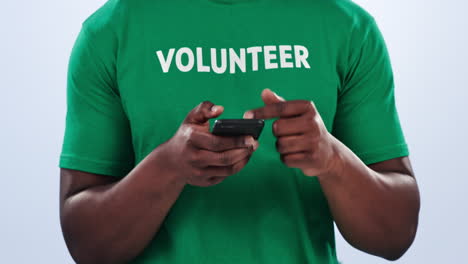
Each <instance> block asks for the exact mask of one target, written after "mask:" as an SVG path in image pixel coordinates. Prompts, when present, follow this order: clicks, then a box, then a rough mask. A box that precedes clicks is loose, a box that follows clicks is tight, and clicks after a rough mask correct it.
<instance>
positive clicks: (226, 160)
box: [218, 152, 232, 165]
mask: <svg viewBox="0 0 468 264" xmlns="http://www.w3.org/2000/svg"><path fill="white" fill-rule="evenodd" d="M218 160H219V162H220V163H221V164H223V165H227V164H230V163H231V160H232V159H231V157H230V156H229V155H228V154H227V153H226V152H221V153H219V154H218Z"/></svg>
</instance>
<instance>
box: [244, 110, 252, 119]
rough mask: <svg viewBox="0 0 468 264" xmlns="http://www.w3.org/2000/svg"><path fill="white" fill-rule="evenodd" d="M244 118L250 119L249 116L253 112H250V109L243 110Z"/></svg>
mask: <svg viewBox="0 0 468 264" xmlns="http://www.w3.org/2000/svg"><path fill="white" fill-rule="evenodd" d="M244 118H245V119H251V118H253V113H252V112H250V111H247V112H245V113H244Z"/></svg>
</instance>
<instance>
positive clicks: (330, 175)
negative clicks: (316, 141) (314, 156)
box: [317, 133, 346, 180]
mask: <svg viewBox="0 0 468 264" xmlns="http://www.w3.org/2000/svg"><path fill="white" fill-rule="evenodd" d="M328 137H329V141H330V149H331V150H330V152H331V154H330V157H329V159H328V166H327V169H326V170H325V172H324V173H322V174H320V175H317V177H318V178H319V179H327V180H330V179H339V178H340V177H341V176H342V175H343V171H344V167H345V163H346V157H345V152H344V150H343V146H344V145H343V144H342V143H341V142H340V141H339V140H338V139H336V138H335V137H334V136H333V135H332V134H330V133H329V134H328Z"/></svg>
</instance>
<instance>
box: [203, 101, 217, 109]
mask: <svg viewBox="0 0 468 264" xmlns="http://www.w3.org/2000/svg"><path fill="white" fill-rule="evenodd" d="M212 105H214V104H213V103H212V102H211V101H208V100H205V101H203V102H201V103H200V108H210V107H211V106H212Z"/></svg>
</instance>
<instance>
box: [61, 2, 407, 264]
mask: <svg viewBox="0 0 468 264" xmlns="http://www.w3.org/2000/svg"><path fill="white" fill-rule="evenodd" d="M264 88H270V89H272V90H273V91H275V92H276V93H278V94H279V95H280V96H282V97H284V98H285V99H286V100H293V99H306V100H311V101H314V103H315V105H316V106H317V109H318V111H319V113H320V114H321V116H322V118H323V120H324V122H325V125H326V127H327V129H328V130H329V131H330V132H331V133H332V134H333V135H334V136H335V137H337V138H338V139H339V140H341V141H342V142H343V143H344V144H345V145H347V146H348V147H349V148H350V149H351V150H353V151H354V152H355V153H356V154H357V155H358V156H359V157H360V158H361V159H362V160H363V161H364V162H365V163H366V164H371V163H375V162H379V161H384V160H388V159H392V158H396V157H401V156H407V155H408V148H407V145H406V143H405V139H404V136H403V133H402V131H401V127H400V122H399V119H398V114H397V110H396V108H395V99H394V81H393V74H392V69H391V64H390V60H389V56H388V52H387V49H386V46H385V42H384V40H383V37H382V35H381V33H380V31H379V29H378V27H377V25H376V23H375V21H374V19H373V17H372V16H371V15H369V14H368V13H367V12H366V11H364V10H363V9H362V8H360V7H359V6H357V5H356V4H354V3H353V2H351V1H348V0H308V1H304V0H296V1H289V0H282V1H280V0H192V1H184V0H177V1H174V0H159V1H156V0H154V1H150V0H146V1H145V0H109V1H108V2H107V3H106V4H105V5H104V6H102V7H101V8H100V9H99V10H97V11H96V12H95V13H94V14H93V15H91V16H90V17H89V18H88V19H87V20H86V21H85V22H84V23H83V27H82V30H81V33H80V34H79V36H78V38H77V40H76V43H75V46H74V48H73V51H72V53H71V58H70V64H69V73H68V87H67V104H68V111H67V116H66V129H65V136H64V142H63V149H62V153H61V156H60V164H59V166H60V167H62V168H70V169H76V170H81V171H86V172H91V173H97V174H107V175H112V176H115V177H125V175H126V174H127V173H128V172H129V171H130V170H131V169H132V168H133V167H135V166H136V165H137V164H138V163H139V162H140V161H141V160H142V159H143V158H144V157H145V156H146V155H147V154H149V153H150V152H151V151H152V150H153V149H154V148H156V147H158V145H160V144H161V143H163V142H165V141H167V140H168V139H170V138H171V137H172V136H173V135H174V133H175V132H176V130H177V129H178V127H179V126H180V124H181V122H182V121H183V119H184V118H185V116H186V115H187V114H188V112H189V111H190V110H191V109H193V108H194V107H195V106H197V105H198V104H199V103H200V102H202V101H205V100H209V101H212V102H213V103H215V104H219V105H223V106H224V107H225V111H224V113H223V114H222V115H221V116H220V118H242V115H243V113H244V112H245V111H246V110H249V109H253V108H257V107H261V106H263V102H262V100H261V97H260V94H261V91H262V90H263V89H264ZM273 121H274V119H271V120H266V122H265V128H264V130H263V133H262V135H261V136H260V138H259V143H260V147H259V149H258V150H257V151H256V152H255V153H254V154H253V156H252V157H251V160H250V161H249V163H248V164H247V165H246V166H245V167H244V168H243V169H242V170H241V171H240V172H239V173H237V174H236V175H233V176H231V177H228V178H227V179H226V180H224V181H223V182H221V183H220V184H217V185H214V186H211V187H196V186H191V185H187V186H186V187H185V188H184V190H183V191H182V193H181V195H180V197H179V198H178V200H177V201H176V203H175V204H174V206H173V207H172V209H171V210H170V212H169V214H168V215H167V217H166V219H165V221H164V223H163V225H162V226H161V229H160V231H159V232H158V233H157V235H156V236H155V237H154V239H153V241H152V242H151V243H150V244H149V245H148V246H147V248H146V249H145V250H144V251H143V252H142V253H141V255H139V256H138V257H137V258H136V259H135V260H134V261H133V262H132V263H166V264H176V263H177V264H179V263H180V264H187V263H190V264H199V263H200V264H201V263H203V264H219V263H224V264H229V263H236V264H238V263H242V264H250V263H252V264H253V263H290V264H292V263H336V262H337V260H336V251H335V240H334V229H333V218H332V216H331V214H330V210H329V208H328V204H327V201H326V199H325V197H324V194H323V193H322V190H321V188H320V185H319V182H318V181H317V178H315V177H308V176H305V175H304V174H303V173H302V172H301V171H300V170H299V169H296V168H289V167H287V166H286V165H284V164H283V163H282V162H281V160H280V155H279V153H278V152H277V150H276V148H275V141H276V138H275V137H274V135H273V133H272V129H271V125H272V122H273ZM212 125H213V120H211V122H210V126H211V128H212ZM157 176H158V175H157V173H155V177H157ZM122 213H125V211H122ZM135 221H138V219H135Z"/></svg>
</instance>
